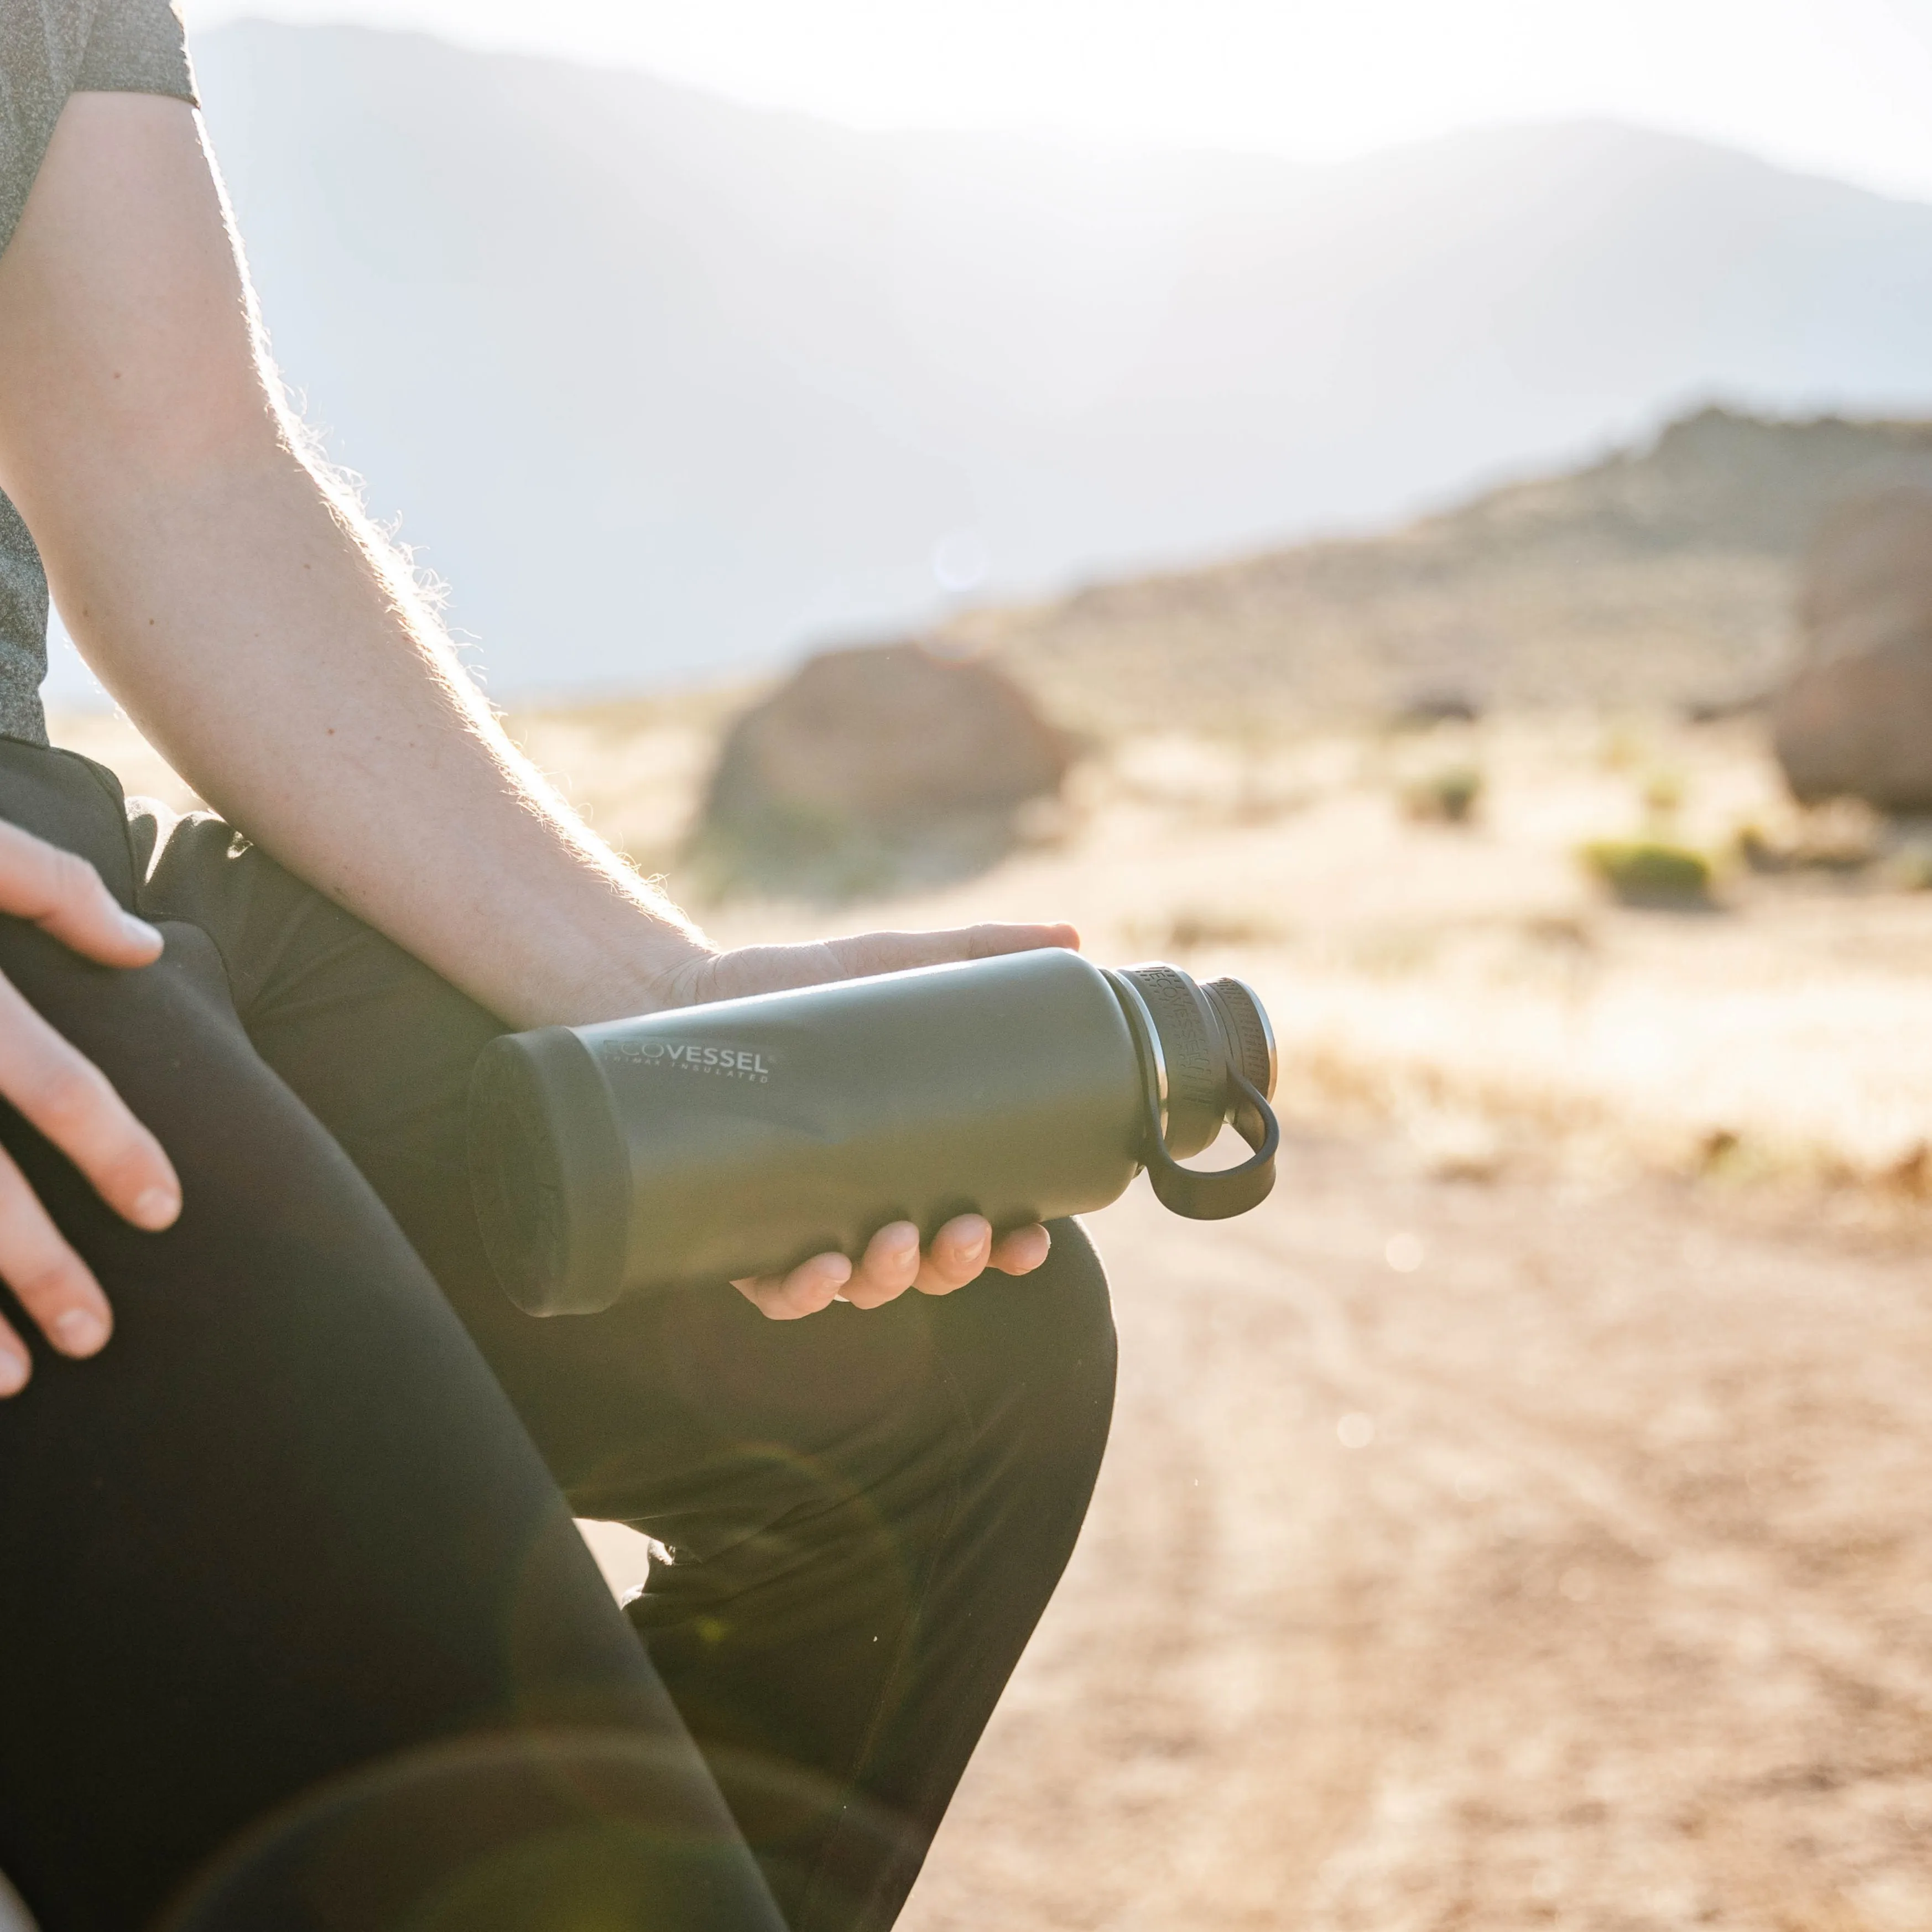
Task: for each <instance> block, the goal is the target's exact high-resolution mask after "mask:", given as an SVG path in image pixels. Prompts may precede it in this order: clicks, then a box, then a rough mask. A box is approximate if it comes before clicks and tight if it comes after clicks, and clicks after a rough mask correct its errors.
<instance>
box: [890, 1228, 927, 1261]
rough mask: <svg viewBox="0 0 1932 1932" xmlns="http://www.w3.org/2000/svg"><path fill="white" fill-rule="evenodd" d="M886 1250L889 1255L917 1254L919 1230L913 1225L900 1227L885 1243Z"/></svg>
mask: <svg viewBox="0 0 1932 1932" xmlns="http://www.w3.org/2000/svg"><path fill="white" fill-rule="evenodd" d="M886 1253H888V1254H889V1255H897V1256H906V1255H916V1254H917V1253H919V1230H918V1229H916V1228H913V1227H905V1228H901V1229H899V1230H898V1232H897V1233H895V1235H893V1236H892V1239H891V1240H890V1241H888V1242H887V1243H886Z"/></svg>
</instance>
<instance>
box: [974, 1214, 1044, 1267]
mask: <svg viewBox="0 0 1932 1932" xmlns="http://www.w3.org/2000/svg"><path fill="white" fill-rule="evenodd" d="M1052 1252H1053V1237H1052V1235H1049V1233H1048V1232H1046V1229H1044V1228H1043V1227H1042V1226H1040V1223H1038V1222H1037V1221H1036V1222H1035V1223H1034V1225H1033V1226H1031V1228H1016V1229H1014V1230H1013V1232H1012V1233H1011V1234H1010V1235H1001V1237H1000V1238H999V1239H998V1241H995V1243H994V1244H993V1253H992V1258H991V1259H989V1261H988V1262H987V1263H986V1265H987V1266H988V1267H989V1268H998V1270H999V1271H1000V1272H1001V1274H1032V1273H1033V1271H1034V1269H1035V1268H1038V1267H1039V1266H1040V1263H1041V1262H1043V1261H1045V1260H1046V1258H1047V1256H1049V1254H1051V1253H1052Z"/></svg>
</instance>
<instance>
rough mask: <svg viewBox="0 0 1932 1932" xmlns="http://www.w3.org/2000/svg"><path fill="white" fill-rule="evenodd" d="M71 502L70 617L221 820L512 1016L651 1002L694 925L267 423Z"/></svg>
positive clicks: (589, 1012) (577, 1017)
mask: <svg viewBox="0 0 1932 1932" xmlns="http://www.w3.org/2000/svg"><path fill="white" fill-rule="evenodd" d="M211 532H218V533H219V540H218V541H212V542H211V541H210V535H211ZM49 552H50V553H49V566H50V570H51V572H52V576H53V577H54V580H55V589H56V593H57V595H58V597H59V598H60V601H61V604H62V608H63V610H66V611H68V612H70V613H72V614H71V622H72V624H73V626H74V631H75V634H76V637H77V641H78V642H79V643H80V645H81V647H82V649H83V652H84V653H85V654H86V656H87V657H88V658H89V662H90V663H91V664H92V665H93V667H95V670H96V671H97V672H98V673H99V675H100V676H101V679H102V681H103V682H104V683H106V684H107V686H108V687H109V688H110V690H111V691H113V694H114V695H115V697H116V698H118V700H119V701H120V702H121V703H122V705H123V706H125V708H126V709H127V712H128V714H129V715H130V717H131V718H133V721H134V722H135V723H136V724H137V725H139V727H140V728H141V730H142V731H143V732H144V733H145V734H146V735H147V736H148V738H149V739H151V741H152V742H154V744H155V745H157V747H158V748H160V750H161V751H162V752H163V754H165V755H166V757H168V758H169V760H170V762H172V763H173V764H174V766H175V768H176V769H178V771H180V772H181V774H182V775H183V776H184V778H187V781H189V783H190V784H193V786H194V787H195V788H196V790H198V791H199V792H200V793H201V794H202V796H204V797H205V798H206V799H208V801H209V802H210V803H211V804H212V805H214V806H215V807H216V808H217V810H219V811H220V812H221V813H222V814H223V816H224V817H228V818H229V819H231V820H233V821H234V823H236V824H237V825H238V826H241V827H242V828H243V829H245V830H246V831H247V832H248V834H249V835H250V836H251V838H254V839H256V840H257V841H258V842H259V843H260V844H262V845H263V847H265V848H266V849H267V850H269V851H271V852H272V853H274V854H275V856H276V857H277V858H278V859H281V861H282V862H283V863H284V864H285V865H287V866H288V867H289V868H290V869H291V870H292V871H296V872H297V873H298V874H300V875H301V876H302V877H305V878H306V879H308V880H310V881H311V883H314V884H315V885H317V886H320V888H322V889H323V890H325V891H326V892H329V894H330V895H331V896H332V897H334V898H337V899H338V900H339V901H341V903H343V904H345V905H347V906H348V907H350V908H351V909H352V910H354V911H355V912H356V913H359V915H360V916H362V917H363V918H365V919H368V921H369V922H370V923H371V925H373V926H376V927H377V928H378V929H380V930H381V931H382V932H386V933H387V934H388V935H389V936H390V937H391V938H393V939H395V940H396V941H398V943H399V944H401V945H403V946H404V947H407V949H408V950H410V951H411V952H412V953H415V954H416V956H418V957H419V958H420V959H423V960H425V962H427V963H428V964H429V965H431V966H433V967H434V968H436V969H437V971H440V972H441V973H442V974H444V975H445V976H446V977H447V978H449V979H450V980H452V981H453V982H454V983H456V984H457V985H458V986H461V987H462V988H463V989H464V990H465V991H466V992H469V994H471V995H472V996H473V997H474V998H476V999H478V1001H481V1003H482V1004H484V1005H485V1006H487V1007H489V1008H490V1009H491V1010H493V1011H494V1012H496V1013H500V1014H502V1016H504V1017H505V1019H509V1020H511V1021H512V1022H516V1023H517V1024H519V1025H537V1024H543V1023H549V1022H559V1021H581V1020H585V1019H591V1018H601V1017H607V1016H609V1015H610V1013H612V1012H613V1010H619V1009H628V1010H634V1011H642V1010H646V1009H647V1008H648V1007H651V1006H653V1005H655V1004H659V1003H660V996H659V992H658V985H659V983H660V981H661V978H662V977H663V975H664V973H665V972H666V971H667V970H670V969H672V968H675V967H676V966H677V965H679V964H681V963H682V962H684V961H685V960H687V959H689V958H690V957H691V956H692V954H693V953H695V952H696V951H697V950H699V949H700V942H699V941H697V939H696V938H694V936H693V935H692V934H691V931H690V929H689V928H688V926H686V925H685V923H684V922H683V921H682V919H680V918H679V916H678V915H677V914H676V912H675V910H673V908H672V907H670V906H669V904H667V902H666V901H664V900H663V899H662V898H661V897H660V896H659V895H656V894H655V893H654V892H652V891H651V890H650V889H649V887H648V886H646V884H645V883H644V882H643V880H640V878H638V877H637V875H636V874H635V873H634V871H631V868H629V867H628V866H627V865H625V864H624V863H623V862H622V861H621V860H620V859H617V858H616V856H614V855H613V854H612V853H610V851H609V850H607V848H606V847H604V846H603V845H602V844H601V843H600V842H599V841H598V840H596V839H595V838H594V837H593V836H592V835H591V834H589V832H587V831H586V829H584V828H583V826H582V825H581V824H580V822H579V821H577V820H576V819H575V818H574V816H573V815H572V814H571V813H570V812H569V811H568V810H567V808H565V806H564V805H562V802H560V801H559V799H557V798H556V795H555V793H553V791H552V790H551V789H550V787H549V786H548V785H547V784H545V783H544V781H543V780H542V779H541V777H540V776H539V775H538V774H536V773H535V772H534V771H533V770H532V769H531V768H530V767H529V765H528V763H527V762H526V760H524V759H523V757H521V756H520V754H519V753H518V752H517V751H516V750H515V749H514V747H512V746H511V745H510V744H509V742H508V740H507V739H505V736H504V735H503V733H502V730H501V728H500V727H499V726H498V724H496V721H495V719H494V718H493V716H492V715H491V714H490V712H489V710H488V709H487V706H484V704H483V703H482V702H481V700H480V698H479V697H478V695H477V694H476V692H475V689H474V688H473V687H472V685H470V683H469V680H468V679H467V678H466V677H465V676H464V675H463V673H462V671H461V670H460V667H458V664H456V662H455V658H454V655H453V654H452V652H451V651H450V649H449V646H448V645H447V643H446V642H445V640H443V637H442V635H441V634H440V628H439V627H438V626H437V623H436V622H435V619H434V616H433V615H432V614H431V613H430V612H429V611H428V610H426V609H425V607H424V605H423V603H422V600H421V599H420V598H419V597H418V596H417V595H416V592H415V589H414V586H413V585H412V584H410V583H409V582H408V581H407V578H406V577H404V575H403V574H402V572H401V570H400V568H398V566H397V565H396V563H395V560H394V559H392V558H390V557H389V556H386V555H385V553H383V551H382V550H381V549H380V548H379V547H377V540H376V539H375V538H374V537H373V535H371V533H369V532H368V531H367V529H366V526H362V525H361V520H360V518H359V514H357V513H356V511H354V510H353V508H352V507H350V506H348V505H344V504H342V503H341V502H332V501H331V500H330V497H329V494H328V493H326V485H325V484H324V482H323V481H322V479H320V478H318V477H317V475H315V474H314V472H312V471H311V469H310V468H309V467H308V465H307V464H305V463H304V462H303V461H302V460H300V459H299V457H298V456H297V455H296V454H295V453H294V452H292V451H291V450H290V449H288V448H287V446H286V445H284V444H281V443H275V444H271V445H270V446H268V447H267V448H266V449H263V450H261V451H260V452H256V453H255V454H254V457H253V459H252V460H249V461H247V462H245V463H237V462H235V461H233V460H227V461H223V462H221V463H216V464H213V465H211V466H208V467H206V468H205V469H203V470H202V472H200V473H199V474H196V475H191V476H175V477H171V478H167V479H166V483H165V486H164V487H156V485H155V484H154V481H153V480H152V479H146V478H138V477H136V478H130V479H129V480H128V481H127V482H125V483H124V484H121V485H120V486H118V487H115V488H113V489H111V490H107V491H106V492H105V493H103V492H101V491H97V492H95V493H92V501H91V502H90V504H89V530H88V532H87V533H86V541H84V542H82V543H80V544H77V545H76V546H75V547H74V553H73V554H72V555H71V556H69V555H67V554H65V553H64V551H63V550H62V547H59V546H58V545H57V544H56V545H54V546H50V547H49Z"/></svg>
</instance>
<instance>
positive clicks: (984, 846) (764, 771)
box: [693, 643, 1073, 894]
mask: <svg viewBox="0 0 1932 1932" xmlns="http://www.w3.org/2000/svg"><path fill="white" fill-rule="evenodd" d="M1072 752H1073V746H1072V743H1071V741H1070V739H1069V738H1068V736H1067V734H1066V733H1064V732H1061V731H1059V730H1056V729H1055V727H1053V726H1052V725H1051V724H1049V723H1048V722H1047V721H1046V720H1045V719H1044V718H1042V717H1041V716H1040V713H1039V712H1038V711H1037V709H1035V708H1034V705H1033V703H1032V702H1031V700H1030V699H1029V698H1028V697H1027V695H1026V694H1025V692H1024V691H1022V690H1021V689H1020V688H1019V685H1016V684H1015V683H1014V682H1013V680H1012V679H1010V678H1009V677H1007V676H1005V675H1004V673H1001V672H1000V671H998V670H995V669H994V668H993V667H992V666H991V665H989V664H986V663H984V662H982V661H979V660H977V659H974V658H959V657H948V656H943V655H939V654H938V653H937V652H933V651H931V650H929V649H926V647H925V646H923V645H922V644H919V643H895V644H886V645H877V646H866V647H860V648H856V649H846V650H835V651H827V652H824V653H823V655H820V656H818V657H815V658H811V660H810V661H808V662H807V663H806V664H804V665H803V666H802V667H800V669H799V670H798V672H797V673H796V675H795V676H793V677H792V678H791V679H790V680H789V681H787V682H786V683H784V685H781V686H780V687H779V688H778V690H776V691H773V692H772V694H770V696H769V697H766V698H764V699H763V700H762V701H760V703H757V704H754V705H753V706H751V709H749V710H748V711H746V712H744V713H742V715H740V716H739V718H737V719H736V721H735V722H733V724H731V726H730V727H729V729H728V730H727V731H726V733H725V735H724V742H723V743H722V744H721V746H720V748H719V751H718V763H717V766H716V768H715V771H714V772H713V773H712V779H711V783H710V787H709V790H708V792H707V793H706V798H705V801H704V806H703V812H702V814H701V816H700V819H699V821H698V824H697V830H696V834H695V836H694V841H693V846H694V850H693V856H694V859H696V860H697V862H699V863H700V865H702V866H703V867H704V868H705V869H706V870H708V871H709V872H710V874H712V879H713V881H714V883H716V884H718V886H733V885H749V886H764V887H772V886H784V887H788V888H790V889H795V890H802V891H805V892H809V893H814V894H826V893H830V894H838V893H841V892H858V891H865V890H869V889H880V888H884V887H889V886H895V885H901V884H906V883H916V882H922V881H926V880H935V879H938V878H942V877H954V876H958V875H959V874H962V873H964V872H969V871H974V870H976V869H977V868H979V867H980V866H983V865H986V864H988V863H989V862H991V861H992V859H995V858H996V857H998V856H999V854H1000V853H1002V852H1004V850H1007V848H1008V847H1010V844H1011V843H1012V841H1013V837H1014V834H1015V827H1016V820H1017V819H1018V817H1019V814H1020V812H1021V811H1022V808H1023V807H1025V806H1026V805H1028V804H1030V803H1031V802H1032V801H1034V800H1035V799H1043V798H1048V797H1051V796H1052V795H1053V794H1055V793H1057V792H1058V790H1059V789H1060V786H1061V781H1062V780H1063V779H1064V778H1065V777H1066V775H1067V768H1068V766H1069V765H1070V763H1071V761H1072Z"/></svg>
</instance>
